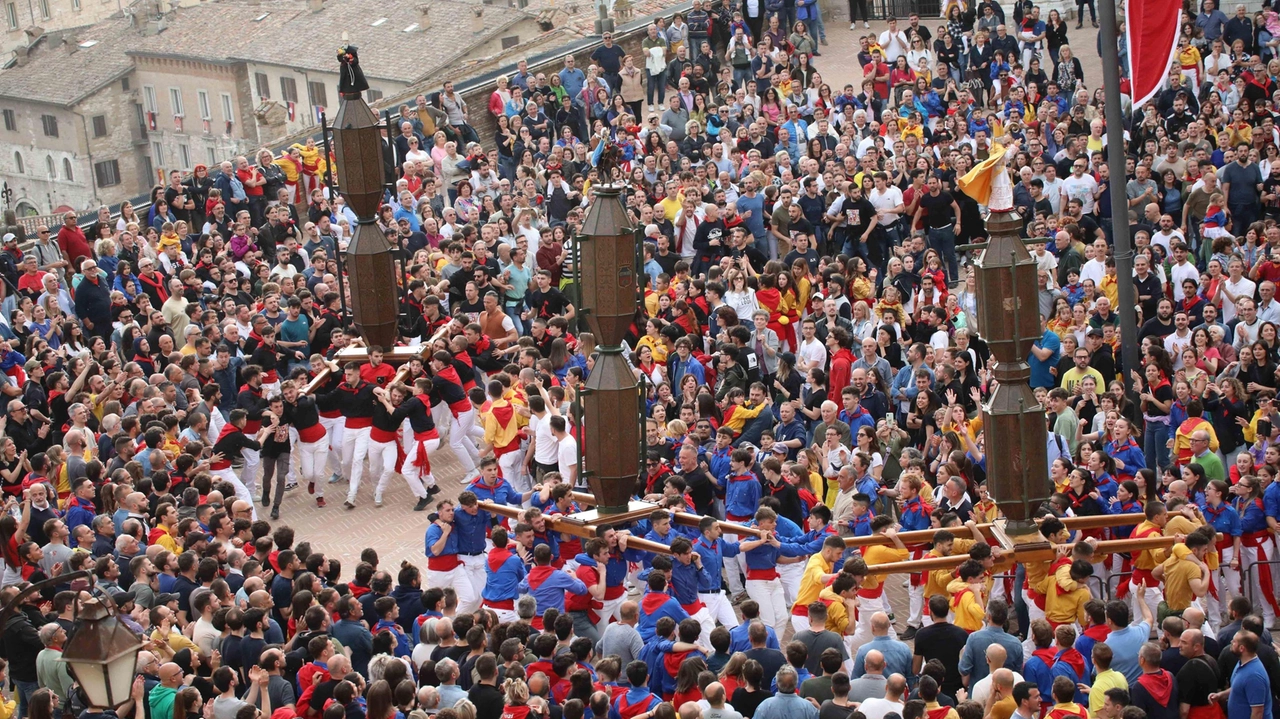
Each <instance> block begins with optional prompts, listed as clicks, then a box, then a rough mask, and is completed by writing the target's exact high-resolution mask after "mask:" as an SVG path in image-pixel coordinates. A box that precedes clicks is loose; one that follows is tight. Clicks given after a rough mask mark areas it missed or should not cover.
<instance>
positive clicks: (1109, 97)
mask: <svg viewBox="0 0 1280 719" xmlns="http://www.w3.org/2000/svg"><path fill="white" fill-rule="evenodd" d="M1098 15H1099V18H1098V19H1099V21H1100V22H1101V24H1102V29H1101V30H1100V32H1101V33H1102V43H1101V44H1102V78H1103V83H1102V84H1103V86H1104V88H1105V93H1106V108H1105V111H1106V123H1107V168H1108V169H1109V170H1110V172H1111V181H1110V183H1109V184H1110V186H1109V187H1108V189H1109V190H1110V192H1111V221H1112V233H1113V235H1112V236H1113V238H1114V240H1115V248H1114V249H1115V259H1116V276H1117V277H1120V278H1121V281H1120V282H1117V283H1116V288H1117V290H1118V291H1119V304H1120V306H1119V307H1117V308H1116V312H1117V313H1118V314H1119V315H1120V346H1121V362H1120V364H1121V367H1122V368H1123V369H1122V372H1121V374H1122V380H1121V381H1122V382H1124V384H1125V386H1126V387H1129V388H1130V391H1133V385H1132V381H1131V379H1130V378H1129V373H1130V372H1131V371H1133V370H1135V369H1137V368H1138V322H1137V316H1136V310H1135V308H1134V305H1135V304H1136V303H1137V298H1136V297H1135V296H1134V292H1133V282H1132V280H1131V279H1130V278H1132V277H1133V243H1132V241H1131V238H1130V237H1129V199H1128V196H1126V195H1125V156H1126V155H1127V154H1128V153H1127V152H1126V148H1125V144H1124V116H1123V112H1122V111H1121V107H1120V52H1119V49H1118V48H1117V46H1116V38H1117V37H1119V31H1118V29H1117V28H1118V23H1117V21H1116V3H1113V2H1109V1H1108V0H1103V2H1100V3H1098ZM1135 109H1136V108H1135Z"/></svg>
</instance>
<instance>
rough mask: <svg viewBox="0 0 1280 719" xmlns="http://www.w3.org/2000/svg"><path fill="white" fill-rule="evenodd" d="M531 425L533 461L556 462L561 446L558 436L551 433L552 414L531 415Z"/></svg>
mask: <svg viewBox="0 0 1280 719" xmlns="http://www.w3.org/2000/svg"><path fill="white" fill-rule="evenodd" d="M529 427H530V428H532V429H533V441H534V447H533V461H535V462H537V463H538V464H546V465H553V464H556V463H557V462H558V461H559V460H560V448H559V444H558V443H557V442H556V436H555V435H554V434H552V433H551V414H550V413H547V414H544V415H543V416H542V417H538V415H536V414H535V415H533V416H531V417H529ZM574 461H575V462H576V461H577V460H574Z"/></svg>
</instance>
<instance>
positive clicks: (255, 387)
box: [236, 365, 269, 496]
mask: <svg viewBox="0 0 1280 719" xmlns="http://www.w3.org/2000/svg"><path fill="white" fill-rule="evenodd" d="M263 374H264V371H263V369H262V368H261V367H259V366H257V365H249V366H248V367H245V368H244V370H242V371H241V375H242V376H243V377H244V386H242V387H241V388H240V393H239V394H238V395H236V408H237V409H242V410H244V411H245V425H244V428H243V430H244V432H245V433H246V434H257V433H258V430H259V429H260V428H261V427H262V416H263V413H265V412H266V411H267V404H268V400H269V395H267V393H266V392H265V391H264V390H263V384H262V382H263ZM260 449H261V447H258V448H253V449H250V448H248V447H246V448H244V449H242V450H241V457H242V458H243V460H244V466H243V468H242V469H241V470H240V481H241V482H242V483H243V484H244V486H245V488H246V489H248V491H249V494H250V495H251V496H252V494H253V492H254V490H255V489H256V488H257V486H258V467H259V466H260V465H261V464H262V458H261V457H260V456H259V454H258V451H259V450H260Z"/></svg>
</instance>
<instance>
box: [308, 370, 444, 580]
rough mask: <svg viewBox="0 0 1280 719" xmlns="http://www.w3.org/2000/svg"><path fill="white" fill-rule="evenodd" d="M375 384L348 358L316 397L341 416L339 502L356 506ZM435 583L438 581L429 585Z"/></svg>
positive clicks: (366, 451) (366, 453)
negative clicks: (342, 495)
mask: <svg viewBox="0 0 1280 719" xmlns="http://www.w3.org/2000/svg"><path fill="white" fill-rule="evenodd" d="M375 386H376V385H374V384H372V383H370V382H365V381H364V380H362V379H361V378H360V365H359V364H356V363H355V362H348V363H347V364H346V366H345V367H343V369H342V383H341V384H339V385H338V386H337V387H336V388H335V389H334V390H332V391H331V392H326V393H325V394H323V395H321V396H320V397H318V398H317V399H316V404H317V406H319V407H320V409H321V410H324V409H328V408H335V407H336V408H337V409H338V411H339V413H341V415H342V417H343V427H342V473H343V475H345V476H346V477H347V481H348V482H350V484H351V486H350V488H349V489H347V499H346V501H345V502H343V503H342V506H344V507H346V508H347V509H355V508H356V492H358V491H359V490H360V479H361V476H362V475H363V474H364V460H365V457H366V456H368V454H369V434H370V429H371V428H372V427H373V402H374V395H373V390H374V387H375ZM429 586H439V585H429Z"/></svg>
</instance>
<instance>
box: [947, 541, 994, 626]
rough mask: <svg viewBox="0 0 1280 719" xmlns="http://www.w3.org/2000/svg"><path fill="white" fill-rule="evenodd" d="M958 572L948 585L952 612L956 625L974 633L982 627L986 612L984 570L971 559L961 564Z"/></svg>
mask: <svg viewBox="0 0 1280 719" xmlns="http://www.w3.org/2000/svg"><path fill="white" fill-rule="evenodd" d="M957 574H958V575H959V578H957V579H953V580H951V583H950V584H948V585H947V595H948V596H949V597H950V598H951V613H952V614H953V615H954V616H955V619H954V620H953V621H954V623H955V625H956V626H957V627H960V628H961V629H963V630H965V631H966V632H969V633H970V634H972V633H974V632H976V631H978V630H979V629H981V628H982V624H983V619H984V616H985V614H986V612H985V611H984V610H983V607H984V606H985V605H986V599H985V597H984V595H985V592H986V587H985V582H984V580H983V574H984V571H983V569H982V565H981V564H979V563H978V562H977V561H976V560H973V559H970V560H967V561H965V563H964V564H961V565H960V569H959V570H957Z"/></svg>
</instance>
